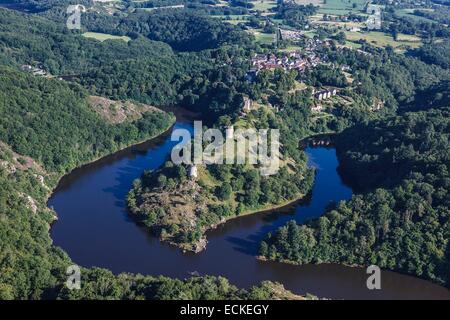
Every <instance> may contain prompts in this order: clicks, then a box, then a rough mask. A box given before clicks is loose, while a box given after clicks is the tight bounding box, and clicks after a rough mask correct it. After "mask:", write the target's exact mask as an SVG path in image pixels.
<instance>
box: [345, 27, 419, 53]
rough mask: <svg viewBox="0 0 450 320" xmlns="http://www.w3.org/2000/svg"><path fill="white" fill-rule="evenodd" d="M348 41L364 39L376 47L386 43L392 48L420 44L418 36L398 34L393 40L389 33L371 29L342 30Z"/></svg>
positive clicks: (413, 46) (383, 45)
mask: <svg viewBox="0 0 450 320" xmlns="http://www.w3.org/2000/svg"><path fill="white" fill-rule="evenodd" d="M344 32H345V35H346V37H347V40H349V41H357V40H366V41H367V42H368V43H370V44H372V45H374V46H377V47H386V46H388V45H390V46H392V47H393V48H396V49H397V48H399V49H400V47H406V46H409V47H411V48H417V47H419V46H420V45H421V40H420V38H419V37H416V36H410V35H406V34H399V35H398V40H397V41H395V40H394V38H393V37H392V36H391V35H387V34H385V33H383V32H378V31H371V32H349V31H344Z"/></svg>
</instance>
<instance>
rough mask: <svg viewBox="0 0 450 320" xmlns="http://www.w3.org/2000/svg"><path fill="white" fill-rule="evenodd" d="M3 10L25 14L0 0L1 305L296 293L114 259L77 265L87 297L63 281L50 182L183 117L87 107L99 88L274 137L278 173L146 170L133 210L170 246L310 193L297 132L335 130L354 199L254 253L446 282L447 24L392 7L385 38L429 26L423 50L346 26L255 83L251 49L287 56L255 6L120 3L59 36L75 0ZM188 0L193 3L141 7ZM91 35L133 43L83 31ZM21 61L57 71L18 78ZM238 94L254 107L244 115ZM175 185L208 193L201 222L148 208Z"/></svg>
mask: <svg viewBox="0 0 450 320" xmlns="http://www.w3.org/2000/svg"><path fill="white" fill-rule="evenodd" d="M0 2H3V3H4V2H5V1H0ZM7 2H8V3H13V4H17V5H20V8H19V9H22V10H23V9H26V10H28V12H32V14H30V13H28V14H25V13H20V12H16V11H11V10H7V9H4V8H0V112H1V114H2V119H0V140H1V141H0V299H12V298H16V299H17V298H20V299H30V298H31V299H39V298H61V299H181V298H182V299H261V298H264V299H273V298H294V297H293V296H292V295H290V294H289V293H288V292H286V291H284V289H283V288H280V286H279V285H278V284H273V283H268V282H264V283H262V284H261V285H260V286H257V287H253V288H250V289H248V290H242V289H238V288H236V287H234V286H233V285H231V284H229V283H228V281H227V280H226V279H223V278H220V277H219V278H216V277H192V278H190V279H187V280H176V279H169V278H164V277H151V276H149V277H147V276H141V275H131V274H121V275H118V276H116V275H113V274H112V273H111V272H109V271H108V270H104V269H83V274H84V276H85V277H86V279H88V280H87V281H85V282H84V285H83V288H82V290H80V291H76V292H75V291H69V290H67V289H66V288H65V287H64V286H63V283H64V279H65V278H66V275H65V268H66V267H67V266H68V265H69V264H71V261H70V258H69V257H68V256H67V255H66V254H65V253H64V252H63V251H62V250H60V249H59V248H56V247H54V246H52V244H51V239H50V237H49V233H48V228H49V224H50V223H51V222H52V221H54V219H55V213H54V212H53V211H52V210H50V209H49V208H47V205H46V200H47V197H48V196H49V193H50V191H51V189H52V188H54V187H55V185H56V183H57V180H58V178H60V176H61V175H62V174H63V173H65V172H67V171H69V170H71V169H73V168H74V167H76V166H79V165H81V164H83V163H87V162H89V161H92V160H94V159H96V158H98V157H100V156H102V155H105V154H108V153H111V152H114V151H116V150H118V149H120V148H123V147H125V146H127V145H130V144H132V143H135V142H138V141H142V140H144V139H147V138H149V137H151V136H154V135H156V134H158V133H160V132H162V131H163V130H165V129H166V128H168V127H169V126H170V125H171V123H172V122H173V120H174V118H173V117H172V116H171V115H170V114H166V113H163V112H157V113H156V112H148V113H145V114H143V115H142V117H141V118H139V119H138V120H135V121H126V122H123V123H120V124H115V125H113V124H111V123H108V122H106V121H105V120H104V119H102V118H101V117H100V116H99V115H98V114H97V113H95V112H94V111H93V110H92V108H91V106H89V104H88V102H87V99H88V97H89V96H91V95H98V96H102V97H107V98H110V99H114V100H132V101H137V102H142V103H148V104H152V105H156V106H169V105H170V106H175V105H179V104H180V105H183V106H184V107H186V108H189V109H191V110H193V111H197V112H199V113H200V114H201V117H202V118H203V119H204V120H205V122H207V125H208V126H209V127H215V128H220V129H223V128H224V127H225V126H229V125H231V124H234V125H236V127H238V126H241V127H255V128H277V129H280V132H281V139H282V141H281V142H282V154H283V159H282V160H283V166H282V169H281V170H280V171H279V172H278V174H276V175H274V176H272V177H269V178H267V177H263V176H261V175H260V173H259V170H258V168H256V167H252V166H244V165H239V166H231V165H226V166H208V167H202V168H200V175H201V176H200V179H199V180H198V181H196V182H193V181H191V180H190V179H189V178H188V175H187V169H188V168H187V167H184V166H174V165H173V164H172V163H171V162H166V164H165V165H164V166H163V167H162V168H160V169H159V170H156V171H154V172H144V173H143V175H142V177H141V179H140V180H136V181H135V183H134V185H133V189H132V190H131V192H130V194H129V196H128V199H127V200H128V206H129V208H130V209H131V212H132V214H134V217H136V218H137V220H138V221H139V222H140V223H143V224H144V225H146V226H147V227H149V228H150V229H152V231H154V232H155V233H156V234H157V235H158V236H160V237H161V238H163V239H169V240H170V241H172V242H179V243H189V244H190V243H195V242H198V241H199V240H200V239H201V238H202V236H203V233H204V232H205V230H206V229H208V228H210V227H211V226H215V225H217V224H218V223H221V222H224V221H225V220H226V219H228V218H231V217H235V216H237V215H240V214H245V213H250V212H256V211H258V210H261V209H264V208H267V207H271V206H275V205H279V204H283V203H286V202H287V201H290V200H293V199H296V198H298V197H299V196H302V195H304V194H306V193H307V192H308V191H309V190H310V189H311V186H312V184H313V180H314V173H313V170H312V169H311V168H308V167H307V166H306V161H307V159H306V156H305V153H304V152H303V151H302V150H299V148H298V142H299V140H301V139H303V138H305V137H307V136H309V135H311V134H318V133H339V132H342V133H341V134H339V135H338V137H337V139H336V146H337V151H338V156H339V159H340V163H341V167H340V171H341V172H342V173H343V175H344V176H345V177H347V179H348V180H349V183H351V184H352V187H353V188H354V189H355V191H356V194H355V195H354V196H353V197H352V199H351V200H349V201H345V202H341V203H338V204H333V205H331V206H330V207H329V209H328V210H327V212H326V213H325V214H324V215H323V216H322V217H321V218H319V219H316V220H313V221H310V222H308V223H307V224H305V225H300V226H299V225H297V224H296V223H295V222H293V221H292V222H290V223H288V224H287V225H286V226H283V227H281V228H280V229H279V230H278V231H277V232H276V233H274V234H269V235H268V236H267V239H266V240H265V241H263V242H262V243H261V250H260V255H261V257H264V258H265V259H271V260H277V261H282V262H291V263H298V264H304V263H323V262H332V263H345V264H350V265H367V264H377V265H379V266H380V267H382V268H387V269H393V270H398V271H401V272H405V273H410V274H414V275H417V276H420V277H422V278H426V279H430V280H433V281H436V282H438V283H446V284H447V285H448V284H449V283H450V276H449V275H450V265H449V261H450V249H449V248H450V247H449V242H448V239H449V235H450V224H449V212H448V208H449V205H450V197H449V194H448V190H449V187H450V177H449V174H448V172H449V163H450V155H449V141H448V140H449V129H450V123H449V119H450V118H449V113H450V110H449V109H448V101H449V90H450V89H449V82H450V73H449V70H448V69H449V66H450V58H449V54H448V52H450V51H449V46H450V42H449V41H448V39H446V38H448V37H450V33H449V32H448V28H447V27H446V26H443V25H441V24H438V23H428V22H423V21H412V20H411V19H405V18H402V17H397V16H396V14H395V11H394V10H391V9H390V8H387V10H386V11H385V12H384V18H385V21H386V23H385V24H383V31H385V32H387V33H389V34H391V35H392V36H393V37H394V38H395V37H396V36H397V35H398V34H399V33H403V34H407V35H417V36H420V37H421V38H422V39H423V40H424V45H423V46H421V47H420V48H417V49H411V50H408V51H407V52H405V54H398V53H397V52H395V51H394V49H393V48H392V47H390V46H387V47H385V48H375V47H373V46H371V45H369V44H368V43H364V42H361V43H359V44H358V45H359V46H358V48H359V49H358V50H355V49H354V48H353V49H351V48H347V47H344V46H343V45H344V44H345V43H346V42H345V34H344V35H342V34H337V35H334V34H331V33H328V32H327V31H325V30H322V29H318V31H317V35H316V36H315V37H314V41H315V42H319V41H318V40H319V39H321V40H324V39H325V38H330V40H329V41H327V44H323V45H318V46H316V47H315V49H314V57H317V58H318V59H319V60H320V61H321V62H320V63H319V64H318V65H317V66H316V67H315V68H308V69H307V70H305V72H303V73H301V72H297V71H295V70H289V71H287V72H285V71H284V70H281V69H276V70H274V71H270V70H264V71H261V72H259V73H258V74H257V75H256V76H255V77H254V78H252V79H249V77H248V71H249V69H250V68H251V62H250V60H251V58H252V57H254V55H255V53H264V54H278V55H281V54H282V53H280V52H279V51H277V50H275V49H274V46H270V45H260V44H257V43H255V42H254V40H255V39H254V37H253V36H252V35H251V34H249V33H248V32H245V28H246V27H247V26H248V25H251V24H256V25H257V26H258V27H261V29H262V28H264V29H263V31H264V30H265V31H268V30H269V29H270V28H272V29H270V33H272V32H273V31H274V30H276V29H275V27H274V26H270V25H269V24H264V23H263V22H262V21H263V20H264V19H263V18H261V16H260V15H259V14H258V18H256V17H255V18H254V19H253V20H252V19H249V20H248V21H247V22H246V23H247V26H245V25H244V24H242V23H238V24H237V25H232V24H229V23H225V22H224V21H221V20H220V19H216V18H213V17H209V16H208V15H230V14H233V15H235V14H248V13H249V12H250V10H251V9H252V7H253V4H252V3H249V2H248V1H239V0H238V1H230V6H229V7H228V6H227V7H223V8H222V7H212V6H211V5H210V4H215V3H216V2H217V1H216V0H198V1H197V0H179V1H178V0H148V1H144V2H133V1H126V3H125V4H124V6H125V8H124V10H123V11H121V12H115V13H114V14H105V12H103V11H102V9H101V8H100V7H96V9H95V10H88V12H87V13H86V14H84V15H83V17H82V19H83V21H82V26H83V29H82V30H80V31H76V30H68V29H67V28H65V19H66V18H67V14H66V12H65V10H66V6H67V4H68V3H72V1H70V0H45V1H36V0H16V1H14V0H10V1H7ZM76 2H77V3H82V4H86V5H87V6H91V5H95V4H94V2H92V1H88V0H84V1H76ZM177 4H184V5H185V7H186V8H184V9H174V10H152V11H145V10H140V9H142V8H143V7H144V6H145V7H146V8H155V7H158V6H165V5H169V6H170V5H177ZM97 9H98V10H97ZM272 11H273V13H274V16H275V18H277V19H278V20H280V21H282V22H283V23H284V24H286V25H287V26H289V27H291V28H304V27H305V26H306V25H307V24H308V18H309V17H310V16H312V15H314V14H316V13H317V8H316V7H314V6H312V5H308V6H303V5H296V4H293V3H278V5H277V7H275V8H274V9H273V10H272ZM434 18H436V19H439V20H443V19H444V18H445V17H442V16H441V15H440V14H439V13H437V14H435V17H434ZM443 21H444V20H443ZM266 22H267V21H266ZM266 28H267V29H266ZM18 30H20V32H18ZM85 31H93V32H102V33H108V34H112V35H119V36H128V37H129V41H122V40H106V41H97V40H93V39H87V38H85V37H83V33H84V32H85ZM436 37H439V41H435V39H436ZM26 65H30V66H33V67H38V68H39V69H42V70H44V71H45V72H46V76H45V77H39V76H34V75H32V74H31V73H29V72H28V73H27V72H25V71H23V70H21V69H24V68H23V67H24V66H25V67H26ZM25 69H26V68H25ZM344 70H346V72H344ZM330 87H332V88H337V89H338V90H339V95H338V96H337V97H335V98H332V99H330V100H329V101H328V102H325V101H324V102H323V107H324V109H325V111H326V112H323V113H314V112H313V111H312V108H313V106H315V105H317V104H318V103H317V101H315V99H314V96H313V92H312V88H315V89H321V88H330ZM300 88H301V89H300ZM245 99H247V101H248V99H250V100H251V101H252V102H253V104H254V105H255V106H256V107H255V110H253V111H252V112H250V113H247V114H245V115H243V114H242V106H243V104H244V100H245ZM180 187H181V188H184V189H183V190H182V191H183V192H185V196H186V197H190V198H191V199H192V194H194V193H195V195H196V196H198V197H197V198H196V199H197V200H198V202H197V203H195V205H197V208H198V209H199V210H198V211H196V212H195V214H194V216H195V218H194V219H195V223H194V224H190V223H191V221H187V222H186V221H181V223H179V224H176V223H173V221H171V220H170V218H171V216H170V214H171V212H170V208H169V207H170V205H171V203H161V202H158V201H153V200H155V199H159V198H158V197H159V196H161V195H169V197H168V198H171V197H170V196H172V195H174V194H177V192H179V191H180ZM200 189H201V190H202V192H200V191H199V190H200ZM196 192H197V193H196ZM173 199H174V197H172V200H173ZM175 200H177V199H175ZM152 201H153V202H152ZM188 204H192V203H189V202H188Z"/></svg>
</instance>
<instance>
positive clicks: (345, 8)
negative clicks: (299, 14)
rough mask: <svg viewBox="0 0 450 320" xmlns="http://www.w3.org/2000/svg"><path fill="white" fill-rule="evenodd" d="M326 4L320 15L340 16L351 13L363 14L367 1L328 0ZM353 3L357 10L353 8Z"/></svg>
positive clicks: (323, 5)
mask: <svg viewBox="0 0 450 320" xmlns="http://www.w3.org/2000/svg"><path fill="white" fill-rule="evenodd" d="M325 2H326V3H323V4H322V5H321V7H320V9H319V12H320V13H326V14H337V15H340V14H346V13H348V12H349V11H352V12H361V10H363V9H364V6H365V4H366V2H367V0H326V1H325ZM353 3H355V4H356V7H355V8H353Z"/></svg>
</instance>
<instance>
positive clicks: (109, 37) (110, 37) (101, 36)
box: [83, 32, 131, 42]
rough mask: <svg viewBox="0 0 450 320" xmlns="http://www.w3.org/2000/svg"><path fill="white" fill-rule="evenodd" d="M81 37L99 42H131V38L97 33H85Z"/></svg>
mask: <svg viewBox="0 0 450 320" xmlns="http://www.w3.org/2000/svg"><path fill="white" fill-rule="evenodd" d="M83 37H85V38H91V39H96V40H99V41H105V40H123V41H125V42H128V41H130V40H131V38H130V37H127V36H115V35H112V34H107V33H99V32H85V33H83Z"/></svg>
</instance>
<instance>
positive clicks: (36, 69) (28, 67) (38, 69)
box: [21, 64, 47, 76]
mask: <svg viewBox="0 0 450 320" xmlns="http://www.w3.org/2000/svg"><path fill="white" fill-rule="evenodd" d="M21 69H22V71H25V72H28V73H31V74H32V75H34V76H45V75H47V72H46V71H45V70H44V69H42V68H41V67H33V66H31V65H29V64H24V65H22V67H21Z"/></svg>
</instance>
